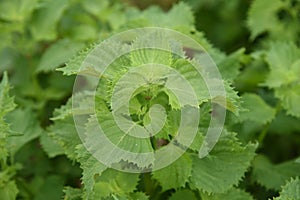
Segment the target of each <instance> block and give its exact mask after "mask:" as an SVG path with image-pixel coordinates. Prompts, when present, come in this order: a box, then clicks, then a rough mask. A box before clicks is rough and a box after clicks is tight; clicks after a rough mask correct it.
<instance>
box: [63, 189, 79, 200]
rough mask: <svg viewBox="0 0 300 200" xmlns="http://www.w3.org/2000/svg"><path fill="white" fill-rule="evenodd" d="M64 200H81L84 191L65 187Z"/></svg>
mask: <svg viewBox="0 0 300 200" xmlns="http://www.w3.org/2000/svg"><path fill="white" fill-rule="evenodd" d="M63 191H64V193H65V195H64V200H81V199H82V190H81V189H78V188H72V187H65V188H64V190H63Z"/></svg>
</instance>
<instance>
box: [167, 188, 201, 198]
mask: <svg viewBox="0 0 300 200" xmlns="http://www.w3.org/2000/svg"><path fill="white" fill-rule="evenodd" d="M182 199H188V200H197V197H196V196H195V194H194V193H193V191H191V190H187V189H182V190H177V191H176V192H175V193H173V194H172V196H171V197H170V198H169V200H182Z"/></svg>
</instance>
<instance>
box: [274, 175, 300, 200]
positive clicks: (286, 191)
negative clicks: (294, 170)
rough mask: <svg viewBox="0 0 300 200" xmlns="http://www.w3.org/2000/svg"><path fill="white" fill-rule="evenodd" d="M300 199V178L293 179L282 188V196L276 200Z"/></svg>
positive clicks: (275, 199)
mask: <svg viewBox="0 0 300 200" xmlns="http://www.w3.org/2000/svg"><path fill="white" fill-rule="evenodd" d="M297 199H300V180H299V177H296V178H295V179H291V180H290V181H288V182H287V183H286V185H284V186H283V187H282V190H281V192H280V196H279V197H276V198H274V200H297Z"/></svg>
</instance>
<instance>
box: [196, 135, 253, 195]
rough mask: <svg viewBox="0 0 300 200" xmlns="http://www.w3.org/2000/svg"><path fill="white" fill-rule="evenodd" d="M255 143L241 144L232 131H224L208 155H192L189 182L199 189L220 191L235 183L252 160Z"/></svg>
mask: <svg viewBox="0 0 300 200" xmlns="http://www.w3.org/2000/svg"><path fill="white" fill-rule="evenodd" d="M256 146H257V145H254V144H248V145H246V146H242V145H241V144H240V143H239V142H238V141H237V139H236V137H235V136H234V134H232V133H225V135H223V136H221V138H220V139H219V141H218V143H217V144H216V145H215V147H214V148H213V149H212V151H211V152H210V153H209V155H208V156H206V157H204V158H202V159H200V158H199V157H198V156H193V157H192V158H193V169H192V176H191V184H192V185H193V186H194V187H196V188H197V189H199V190H201V191H205V192H208V193H211V192H212V193H222V192H225V191H227V190H229V189H230V188H231V187H232V186H233V185H237V184H238V182H239V181H240V180H241V179H242V177H243V176H244V174H245V172H246V171H247V169H248V167H249V166H250V162H251V161H252V159H253V157H254V155H255V153H254V151H255V149H256Z"/></svg>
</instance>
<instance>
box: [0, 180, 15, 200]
mask: <svg viewBox="0 0 300 200" xmlns="http://www.w3.org/2000/svg"><path fill="white" fill-rule="evenodd" d="M18 193H19V190H18V188H17V185H16V183H15V181H9V182H8V183H6V184H5V185H1V186H0V197H1V199H2V200H14V199H16V198H17V195H18Z"/></svg>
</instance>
